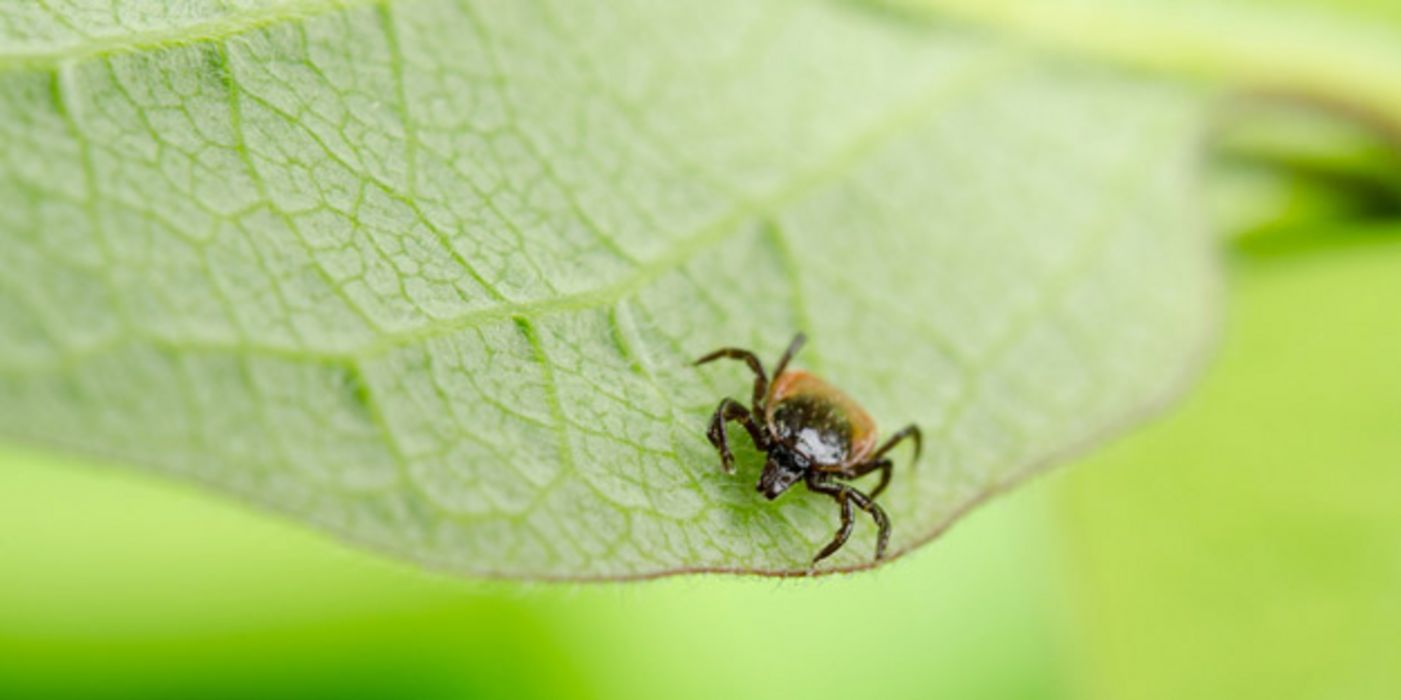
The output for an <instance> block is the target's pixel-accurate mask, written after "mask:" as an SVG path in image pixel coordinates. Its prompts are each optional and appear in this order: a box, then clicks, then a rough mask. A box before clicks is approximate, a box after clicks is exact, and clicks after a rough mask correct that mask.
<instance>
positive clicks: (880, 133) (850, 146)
mask: <svg viewBox="0 0 1401 700" xmlns="http://www.w3.org/2000/svg"><path fill="white" fill-rule="evenodd" d="M1027 58H1028V54H1025V53H1021V52H1016V51H1009V50H1006V49H992V50H989V52H988V53H986V54H984V55H982V56H979V57H977V58H975V59H973V60H971V61H970V63H969V65H967V66H965V67H963V68H962V70H961V72H960V73H959V74H957V75H955V76H941V78H940V79H939V80H938V81H937V84H935V85H934V86H932V87H930V88H928V89H926V90H924V91H923V92H921V93H920V94H919V95H917V96H916V97H915V98H913V99H911V100H909V101H907V102H904V103H900V104H898V105H896V106H894V107H892V108H891V109H890V110H887V111H886V113H885V115H884V116H883V117H882V118H880V119H877V120H875V122H874V123H873V124H872V125H871V126H870V127H869V128H867V129H865V130H863V131H861V132H860V133H858V134H857V135H856V137H854V138H853V139H851V140H850V141H848V142H847V143H846V145H844V146H842V147H840V148H838V149H836V150H835V151H834V152H833V154H832V156H830V157H828V158H826V159H825V160H823V161H822V162H821V164H819V165H818V166H816V167H814V168H812V169H810V170H807V171H803V172H799V173H797V174H795V175H794V176H792V177H791V178H790V179H789V180H788V181H787V182H785V183H784V184H782V185H779V186H777V187H776V188H775V189H774V190H773V191H772V193H771V194H769V195H767V196H764V197H760V198H757V199H749V200H741V201H740V202H739V204H738V205H737V206H736V207H735V208H733V209H731V210H730V211H729V212H727V213H726V214H724V215H722V216H720V217H719V218H717V219H715V220H713V221H711V222H710V223H708V224H705V225H703V226H700V227H698V228H697V229H695V230H693V231H692V232H691V233H688V234H686V235H683V236H681V237H680V238H679V240H678V241H677V242H676V243H674V244H673V245H671V246H670V247H669V248H668V249H667V251H666V252H665V253H663V254H661V255H659V256H657V257H654V258H652V259H651V260H648V261H646V262H644V263H642V264H641V265H640V266H638V267H637V268H636V269H634V270H633V271H631V272H630V273H628V274H627V275H625V276H624V277H622V278H621V279H619V280H617V281H614V282H611V283H608V284H605V285H601V286H598V287H594V288H592V289H588V290H584V291H581V292H574V293H570V294H563V295H559V296H554V297H549V298H545V299H536V300H530V301H523V302H514V303H503V304H498V305H496V306H492V307H489V308H484V309H480V310H475V311H470V312H467V313H464V314H461V315H458V316H454V317H451V318H445V319H436V320H431V321H427V322H425V323H424V324H423V325H421V326H419V327H417V328H413V329H410V330H405V331H385V332H381V333H379V334H378V335H377V336H376V338H375V340H373V341H372V342H370V343H366V344H364V345H361V346H359V347H358V348H354V349H351V350H347V351H344V352H337V351H334V350H317V349H308V348H293V347H288V346H284V345H267V344H260V343H256V342H250V341H248V340H247V339H241V340H239V341H238V342H232V343H220V342H201V341H197V340H191V341H189V342H186V341H184V340H182V341H181V343H180V346H181V348H183V349H186V350H204V351H229V350H237V351H242V352H252V353H256V354H260V355H266V356H277V357H283V358H287V359H294V360H313V361H323V362H325V361H329V362H350V363H358V362H363V361H367V360H373V359H375V358H378V357H382V356H384V355H385V354H388V353H390V352H392V351H394V350H395V349H397V348H400V347H404V346H406V345H411V344H414V343H419V342H424V341H427V340H430V339H432V338H435V337H439V336H443V335H448V334H451V333H455V332H458V331H461V330H465V329H468V328H474V327H477V326H481V325H486V324H490V323H494V322H501V321H506V320H510V319H514V318H531V317H537V316H541V315H546V314H550V313H556V312H562V311H575V310H585V309H593V308H600V307H603V306H607V305H611V304H614V303H617V302H618V301H620V300H622V299H624V298H627V297H629V296H631V295H632V294H634V293H635V292H637V291H639V290H641V289H642V288H643V287H645V286H646V285H647V284H648V283H650V282H651V281H653V280H655V279H657V278H658V277H660V276H662V275H664V274H666V273H667V272H670V271H672V270H675V269H677V268H678V267H680V266H681V265H684V264H685V263H686V262H688V261H690V260H692V259H693V258H695V257H696V255H698V254H699V253H700V252H701V251H703V250H705V249H707V248H710V247H712V246H715V245H719V244H720V243H722V242H723V241H725V240H727V239H729V238H731V237H733V236H735V235H737V234H738V233H739V232H741V231H743V230H745V227H744V224H745V223H746V222H762V221H763V220H765V219H769V218H772V217H773V216H774V215H775V214H776V213H777V212H779V211H781V210H782V209H784V208H785V207H786V206H788V205H790V204H791V203H793V202H796V201H798V200H800V199H802V198H803V197H804V196H806V195H808V194H809V193H811V192H813V191H815V190H817V189H819V188H820V187H822V186H824V185H826V184H828V183H830V182H832V181H834V180H836V179H837V178H839V177H840V176H842V175H843V174H846V173H849V172H851V171H852V170H853V169H855V168H856V167H857V165H858V164H859V163H860V162H861V161H863V160H865V159H866V158H867V157H868V156H869V155H870V154H872V153H874V152H876V151H877V150H879V149H880V148H881V147H882V146H884V145H886V144H889V143H891V142H892V141H894V140H896V139H897V138H899V137H900V136H902V135H904V134H906V133H907V132H909V131H910V130H912V129H913V128H915V127H916V126H917V125H919V124H920V123H923V122H924V121H925V120H927V119H928V118H929V117H930V115H931V114H933V113H935V112H936V111H937V110H938V108H939V107H940V106H941V105H943V104H946V103H947V102H949V101H950V100H953V99H956V98H958V97H959V96H961V95H963V94H964V93H965V92H966V91H968V90H970V89H974V88H976V87H978V86H979V85H982V84H985V82H986V81H987V80H988V79H990V78H992V77H993V76H995V75H998V74H1000V73H1003V72H1009V71H1011V70H1013V69H1015V68H1016V67H1018V66H1021V65H1024V64H1025V63H1026V60H1027ZM131 340H132V338H131V337H130V336H119V337H117V338H114V339H113V340H112V341H110V342H108V343H99V344H96V345H93V346H90V347H88V348H85V349H84V350H82V351H80V352H77V353H72V354H70V355H68V356H65V357H63V358H61V359H60V361H59V362H56V363H54V364H53V365H51V366H50V367H48V368H40V367H32V366H27V367H25V368H24V371H25V372H35V371H45V369H48V370H49V371H58V370H62V369H63V368H65V367H70V366H72V365H73V364H74V363H76V362H81V361H82V359H83V358H85V357H88V356H92V355H95V354H99V353H101V352H103V351H106V350H109V349H110V348H111V347H113V346H114V345H119V344H122V343H125V342H130V341H131Z"/></svg>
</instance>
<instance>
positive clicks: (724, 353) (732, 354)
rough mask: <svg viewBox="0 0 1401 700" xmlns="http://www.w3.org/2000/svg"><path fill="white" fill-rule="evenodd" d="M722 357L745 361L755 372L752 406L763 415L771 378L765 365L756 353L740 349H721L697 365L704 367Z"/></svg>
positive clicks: (700, 360)
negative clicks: (765, 369) (765, 396)
mask: <svg viewBox="0 0 1401 700" xmlns="http://www.w3.org/2000/svg"><path fill="white" fill-rule="evenodd" d="M722 357H726V358H729V359H731V360H743V361H744V364H746V365H749V369H750V370H751V371H753V372H754V401H753V402H752V403H751V404H750V405H751V406H753V407H754V411H755V412H756V413H762V412H763V408H764V394H766V393H768V390H769V378H768V375H766V374H764V365H763V364H762V363H760V362H759V358H758V357H756V356H755V355H754V353H752V352H750V351H748V350H743V349H740V348H720V349H719V350H716V351H715V352H712V353H710V354H709V355H706V356H705V357H702V358H700V359H699V360H696V362H695V364H696V365H703V364H705V363H707V362H713V361H715V360H718V359H720V358H722Z"/></svg>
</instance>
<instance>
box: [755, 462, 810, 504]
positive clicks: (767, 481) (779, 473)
mask: <svg viewBox="0 0 1401 700" xmlns="http://www.w3.org/2000/svg"><path fill="white" fill-rule="evenodd" d="M802 477H803V473H802V472H801V471H798V470H796V469H788V468H784V467H781V466H779V465H777V464H775V463H774V462H773V461H772V460H770V461H768V462H765V463H764V471H763V472H762V473H761V474H760V475H759V483H758V484H757V485H756V486H755V487H754V490H755V491H758V492H759V493H762V494H764V498H767V499H769V500H770V501H772V500H774V499H775V498H778V497H779V496H782V495H783V492H784V491H787V490H788V488H789V487H790V486H792V485H793V484H795V483H797V482H798V479H801V478H802Z"/></svg>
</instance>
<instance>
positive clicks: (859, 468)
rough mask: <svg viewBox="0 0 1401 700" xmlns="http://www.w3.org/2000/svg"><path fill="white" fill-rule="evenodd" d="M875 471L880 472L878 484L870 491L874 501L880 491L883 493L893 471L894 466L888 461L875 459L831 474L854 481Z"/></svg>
mask: <svg viewBox="0 0 1401 700" xmlns="http://www.w3.org/2000/svg"><path fill="white" fill-rule="evenodd" d="M876 470H879V471H880V482H879V483H877V484H876V487H875V488H874V489H871V500H875V498H876V496H879V495H880V493H881V491H884V490H885V487H886V486H889V485H890V474H891V472H892V471H894V464H893V463H891V461H890V460H888V459H877V460H873V461H870V462H862V463H861V464H857V465H855V466H852V467H847V468H846V469H844V470H842V471H838V472H832V473H833V474H835V475H837V476H840V477H841V478H843V479H856V478H858V477H863V476H866V475H867V474H870V473H871V472H873V471H876Z"/></svg>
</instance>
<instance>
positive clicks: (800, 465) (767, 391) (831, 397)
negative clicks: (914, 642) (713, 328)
mask: <svg viewBox="0 0 1401 700" xmlns="http://www.w3.org/2000/svg"><path fill="white" fill-rule="evenodd" d="M804 340H805V339H804V337H803V334H801V333H799V334H798V335H797V336H796V337H794V338H793V342H791V343H789V345H788V349H787V350H786V351H784V353H783V356H782V357H781V358H779V360H778V364H777V365H775V366H774V369H773V378H772V381H770V378H769V375H768V374H767V373H765V371H764V365H763V364H762V363H761V362H759V358H758V357H756V356H755V355H754V353H752V352H750V351H748V350H742V349H740V348H721V349H719V350H716V351H715V352H712V353H710V354H708V355H706V356H705V357H702V358H700V359H699V360H696V364H697V365H703V364H705V363H707V362H711V361H713V360H718V359H720V358H729V359H733V360H740V361H742V362H744V363H745V364H746V365H748V366H749V369H750V371H752V372H753V373H754V395H753V398H752V399H751V401H750V405H749V406H748V407H746V406H744V405H743V404H741V403H740V402H738V401H735V400H734V399H730V398H726V399H722V400H721V401H720V405H719V406H717V407H716V409H715V414H714V415H713V416H711V419H710V429H709V430H708V431H706V437H708V438H710V444H712V445H714V446H715V449H716V450H717V451H719V453H720V466H721V467H722V468H723V469H724V470H725V471H726V472H727V473H731V474H733V473H734V455H733V454H732V453H731V451H730V442H729V435H728V434H727V433H726V431H725V428H726V425H727V424H729V423H730V422H735V423H739V424H740V425H741V426H743V427H744V429H745V430H746V431H747V432H748V433H749V436H750V437H751V438H752V439H753V440H754V446H755V447H757V448H759V450H761V451H763V452H764V453H765V454H766V455H767V459H765V461H764V470H763V472H762V473H760V475H759V483H758V485H757V486H756V487H755V488H756V490H757V491H758V492H759V493H761V494H763V495H764V497H765V498H767V499H769V500H773V499H775V498H778V497H779V496H781V495H783V493H784V492H785V491H787V490H788V489H789V487H791V486H793V485H794V484H796V483H798V482H799V481H801V482H803V484H804V485H805V486H807V488H808V490H809V491H814V492H816V493H820V494H824V495H827V496H830V497H832V499H833V500H835V501H836V502H837V505H838V506H840V507H841V514H842V523H841V526H840V527H838V528H837V533H836V536H834V537H833V538H832V541H831V542H830V543H828V544H827V546H826V547H823V548H822V551H820V552H818V553H817V556H816V557H813V560H812V562H813V563H814V564H816V563H817V562H819V561H822V560H823V559H825V558H827V557H828V556H831V555H832V553H833V552H836V551H837V550H838V549H841V548H842V545H844V544H846V541H847V538H848V537H850V536H851V530H852V527H853V525H854V523H855V521H854V516H853V512H852V508H853V507H856V508H860V509H861V510H863V511H865V512H867V513H869V514H870V515H871V519H872V520H874V521H875V523H876V527H877V528H878V532H877V535H876V559H880V558H882V557H884V556H885V547H886V545H887V544H888V543H889V542H890V518H889V517H888V516H886V514H885V510H884V509H882V508H881V507H880V506H879V505H877V504H876V497H877V496H879V495H880V493H881V492H882V491H884V490H885V487H886V486H887V485H889V484H890V473H891V470H892V469H893V465H892V463H891V461H890V460H889V459H887V458H886V456H885V455H886V453H888V452H890V450H891V448H893V447H895V446H896V445H897V444H899V443H900V442H901V441H903V440H905V439H906V438H909V439H912V440H913V441H914V447H915V459H919V452H920V446H921V439H920V433H919V428H917V427H915V426H914V425H908V426H905V427H904V428H903V429H901V430H900V431H898V432H896V433H895V434H894V435H891V436H890V439H888V440H886V441H885V442H884V443H883V444H881V445H880V446H879V447H877V446H876V441H877V440H876V438H877V434H876V423H875V421H873V420H871V416H870V415H869V414H867V413H866V411H865V409H863V408H861V405H860V404H858V403H856V401H855V400H853V399H852V398H851V397H849V396H847V395H846V394H844V393H842V391H841V390H840V389H837V388H836V387H834V386H832V385H831V384H828V383H827V382H825V381H823V380H821V379H819V378H818V377H817V376H815V375H812V374H810V373H808V372H804V371H803V370H799V369H792V370H790V369H788V363H789V361H790V360H792V359H793V355H795V354H796V353H797V352H798V349H799V348H800V347H802V345H803V342H804ZM871 472H880V481H879V482H878V483H877V484H876V487H875V488H874V489H872V490H871V492H870V493H869V494H866V493H864V492H862V491H860V490H858V489H856V488H855V487H853V486H851V485H850V484H845V483H842V482H843V481H849V480H851V479H856V478H859V477H862V476H865V475H867V474H870V473H871Z"/></svg>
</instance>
